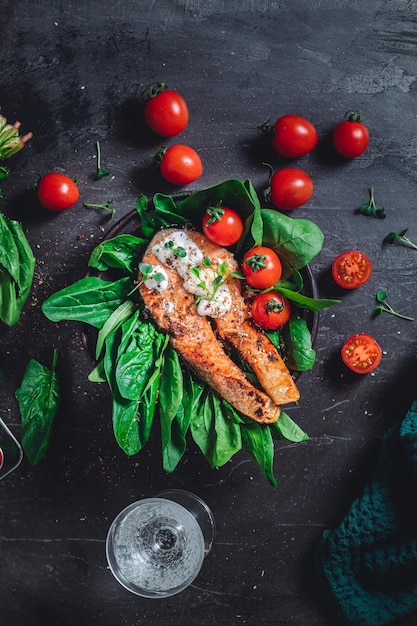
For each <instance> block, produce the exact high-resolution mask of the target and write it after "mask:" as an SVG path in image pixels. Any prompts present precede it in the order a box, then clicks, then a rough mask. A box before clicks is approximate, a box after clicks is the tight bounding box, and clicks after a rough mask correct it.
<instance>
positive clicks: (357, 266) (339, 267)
mask: <svg viewBox="0 0 417 626" xmlns="http://www.w3.org/2000/svg"><path fill="white" fill-rule="evenodd" d="M371 274H372V263H371V261H370V259H369V258H368V257H367V256H366V254H364V253H363V252H359V250H348V251H347V252H342V254H339V256H337V257H336V258H335V260H334V261H333V263H332V276H333V278H334V280H335V281H336V283H337V284H338V285H339V287H344V288H345V289H356V287H360V286H361V285H364V284H365V283H366V282H367V281H368V280H369V278H370V276H371Z"/></svg>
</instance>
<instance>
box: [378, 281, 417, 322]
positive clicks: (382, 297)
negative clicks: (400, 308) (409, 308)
mask: <svg viewBox="0 0 417 626" xmlns="http://www.w3.org/2000/svg"><path fill="white" fill-rule="evenodd" d="M387 298H388V293H387V292H386V291H385V289H380V290H379V291H378V293H377V294H376V299H377V302H379V303H380V304H379V305H378V306H376V307H375V308H374V311H373V313H374V315H375V316H377V315H381V313H390V314H391V315H395V316H396V317H401V318H402V319H403V320H409V321H411V322H412V321H413V320H414V317H408V316H407V315H402V314H401V313H397V312H396V311H394V309H393V308H392V306H391V305H390V304H388V302H387V301H386V299H387Z"/></svg>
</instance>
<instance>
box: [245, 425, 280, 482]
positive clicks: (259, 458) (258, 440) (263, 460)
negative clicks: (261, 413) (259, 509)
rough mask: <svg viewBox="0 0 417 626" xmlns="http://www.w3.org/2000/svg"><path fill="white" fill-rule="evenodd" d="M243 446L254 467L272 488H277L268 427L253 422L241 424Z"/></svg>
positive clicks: (272, 447) (271, 442) (272, 448)
mask: <svg viewBox="0 0 417 626" xmlns="http://www.w3.org/2000/svg"><path fill="white" fill-rule="evenodd" d="M240 430H241V433H242V441H243V446H244V448H245V449H246V450H247V452H249V454H250V455H251V456H252V457H253V459H254V461H255V463H256V465H257V466H258V467H259V469H260V470H261V472H262V473H263V475H264V476H265V477H266V478H267V479H268V481H269V482H270V484H271V485H272V486H273V487H276V486H277V481H276V479H275V476H274V471H273V463H274V443H273V439H272V435H271V431H270V429H269V428H268V426H265V425H261V424H258V423H256V422H253V423H252V424H242V426H241V428H240Z"/></svg>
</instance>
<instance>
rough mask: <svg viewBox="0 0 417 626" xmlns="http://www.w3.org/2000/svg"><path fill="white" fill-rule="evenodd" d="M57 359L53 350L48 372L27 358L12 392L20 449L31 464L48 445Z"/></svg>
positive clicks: (54, 405) (57, 394)
mask: <svg viewBox="0 0 417 626" xmlns="http://www.w3.org/2000/svg"><path fill="white" fill-rule="evenodd" d="M57 360H58V351H57V350H54V356H53V361H52V368H51V369H49V368H47V367H45V366H44V365H41V364H40V363H38V361H36V360H35V359H31V360H30V361H29V363H28V365H27V367H26V369H25V372H24V375H23V380H22V384H21V386H20V388H19V389H18V390H17V391H16V398H17V401H18V404H19V409H20V413H21V417H22V447H23V450H24V452H25V454H26V456H27V458H28V460H29V463H30V464H31V465H35V464H36V463H39V461H40V460H41V459H42V458H43V457H44V456H45V454H46V452H47V450H48V448H49V445H50V442H51V433H52V426H53V422H54V418H55V415H56V413H57V410H58V406H59V398H60V392H59V382H58V377H57V373H56V365H57Z"/></svg>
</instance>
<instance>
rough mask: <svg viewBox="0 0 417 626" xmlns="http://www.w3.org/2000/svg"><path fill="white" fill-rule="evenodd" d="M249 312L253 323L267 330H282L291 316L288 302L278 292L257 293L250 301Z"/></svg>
mask: <svg viewBox="0 0 417 626" xmlns="http://www.w3.org/2000/svg"><path fill="white" fill-rule="evenodd" d="M251 311H252V318H253V320H254V322H256V324H258V325H259V326H261V327H262V328H265V329H267V330H276V329H278V328H282V326H284V324H286V323H287V322H288V320H289V319H290V316H291V306H290V303H289V301H288V300H287V298H285V297H284V296H283V295H282V294H280V293H279V292H278V291H268V292H266V293H259V294H258V295H257V296H255V297H254V299H253V300H252V303H251Z"/></svg>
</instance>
